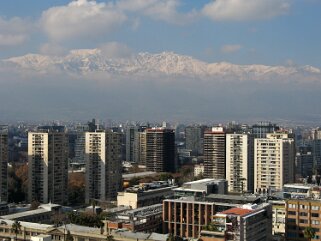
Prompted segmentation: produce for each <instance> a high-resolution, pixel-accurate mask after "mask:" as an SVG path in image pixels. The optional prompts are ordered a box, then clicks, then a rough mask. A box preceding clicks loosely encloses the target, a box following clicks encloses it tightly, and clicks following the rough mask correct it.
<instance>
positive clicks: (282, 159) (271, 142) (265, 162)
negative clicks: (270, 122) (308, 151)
mask: <svg viewBox="0 0 321 241" xmlns="http://www.w3.org/2000/svg"><path fill="white" fill-rule="evenodd" d="M294 166H295V142H294V139H293V138H290V137H289V135H288V134H286V133H269V134H267V137H266V138H260V139H255V140H254V189H255V191H256V192H259V193H267V192H268V191H270V190H282V187H283V185H284V184H286V183H293V181H294Z"/></svg>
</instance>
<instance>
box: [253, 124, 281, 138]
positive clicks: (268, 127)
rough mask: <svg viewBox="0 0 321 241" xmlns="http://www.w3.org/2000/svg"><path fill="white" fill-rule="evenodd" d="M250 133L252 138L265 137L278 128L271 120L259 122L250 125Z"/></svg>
mask: <svg viewBox="0 0 321 241" xmlns="http://www.w3.org/2000/svg"><path fill="white" fill-rule="evenodd" d="M251 129H252V131H251V133H252V135H253V136H254V138H266V134H268V133H273V132H276V131H278V130H279V129H280V127H279V126H277V125H276V124H272V123H271V122H263V121H262V122H259V123H257V124H254V125H253V126H252V128H251Z"/></svg>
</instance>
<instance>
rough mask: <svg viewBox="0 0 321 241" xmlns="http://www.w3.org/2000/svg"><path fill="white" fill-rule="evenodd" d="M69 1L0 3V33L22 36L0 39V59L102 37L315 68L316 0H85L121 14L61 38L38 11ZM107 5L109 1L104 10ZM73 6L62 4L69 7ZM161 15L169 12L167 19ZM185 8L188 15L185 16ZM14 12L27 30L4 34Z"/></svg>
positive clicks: (205, 56) (320, 58)
mask: <svg viewBox="0 0 321 241" xmlns="http://www.w3.org/2000/svg"><path fill="white" fill-rule="evenodd" d="M223 1H225V2H227V4H225V5H224V6H223V9H219V10H217V9H216V10H215V9H214V10H212V11H210V13H209V14H210V16H209V15H208V14H207V15H206V14H204V11H203V10H204V7H205V6H206V5H207V4H213V5H214V4H219V2H223ZM70 2H71V1H65V0H57V1H43V0H33V1H25V0H11V1H1V2H0V17H1V19H2V22H4V24H0V34H2V35H5V34H10V36H11V37H12V36H13V35H15V34H16V35H19V36H20V37H21V38H22V36H21V34H22V35H23V36H24V37H23V40H22V39H21V38H19V39H16V38H15V40H17V41H16V42H17V44H14V43H13V42H14V41H10V40H9V43H8V39H6V41H5V43H3V44H2V45H1V38H0V50H1V54H0V57H2V58H6V57H11V56H17V55H23V54H26V53H41V52H42V53H46V51H45V50H44V46H47V48H49V49H55V48H57V51H58V50H62V49H63V50H65V51H67V50H69V49H73V48H95V47H97V46H100V45H102V44H105V43H108V42H119V43H122V44H125V45H127V46H128V47H129V48H130V49H131V50H132V51H134V52H145V51H147V52H153V53H154V52H162V51H173V52H176V53H179V54H186V55H191V56H193V57H195V58H199V59H201V60H205V61H208V62H217V61H228V62H232V63H235V64H267V65H288V64H297V65H313V66H316V67H321V55H320V53H321V31H320V29H321V15H320V11H321V1H318V0H217V1H212V0H197V1H196V0H185V1H182V0H158V1H155V0H145V1H140V0H131V1H126V0H114V1H101V0H100V1H96V2H95V1H92V3H94V4H95V5H98V4H102V3H103V4H105V9H103V8H102V9H101V12H103V14H106V15H108V14H109V12H108V11H110V12H112V13H115V11H116V12H117V13H116V15H117V14H118V15H119V14H120V15H122V16H118V17H120V19H119V20H118V21H117V20H115V21H114V19H113V17H111V18H108V16H107V17H102V20H101V21H106V22H107V24H108V27H107V28H106V29H104V28H102V27H101V26H100V27H97V31H96V32H95V31H94V32H92V31H91V29H93V28H95V22H92V23H91V24H88V25H87V26H86V27H84V29H79V31H81V34H78V33H77V31H75V32H74V36H72V34H70V36H69V37H65V36H63V35H64V34H66V33H67V32H68V29H67V30H66V31H65V32H64V33H61V35H60V36H58V35H57V34H56V33H55V32H54V31H56V30H55V29H54V28H59V27H60V25H61V23H54V21H56V20H57V19H53V20H52V22H51V23H50V24H48V23H47V24H46V23H44V22H45V21H46V20H45V18H46V17H43V16H44V12H46V11H49V10H53V9H54V8H55V7H56V9H57V7H58V8H63V7H65V8H66V12H64V13H62V15H59V16H62V19H63V18H64V17H66V16H65V15H68V11H69V10H68V8H67V6H68V4H70ZM82 2H84V0H83V1H82ZM120 2H123V3H122V4H123V5H122V7H117V4H119V3H120ZM130 2H131V3H133V2H137V4H136V5H138V3H139V2H140V3H141V4H142V5H144V4H145V5H148V4H146V3H147V2H149V4H150V6H149V7H154V8H158V9H160V8H161V7H160V6H158V5H160V4H162V3H163V4H169V5H170V4H172V5H170V6H174V7H168V8H167V9H165V10H164V11H163V12H161V11H160V12H157V11H154V10H153V11H154V12H153V11H151V12H152V13H148V11H149V10H148V6H142V7H141V9H136V10H132V9H131V10H129V9H128V8H129V7H128V6H126V5H129V3H130ZM228 2H230V3H228ZM235 2H236V4H239V6H244V7H241V8H239V9H235V8H237V6H236V7H235V8H234V9H233V7H234V6H233V4H235ZM246 2H247V3H246ZM251 2H252V3H251ZM255 2H256V5H257V6H254V7H252V8H251V6H246V4H248V5H251V4H252V5H255ZM244 4H245V5H244ZM282 4H283V6H281V5H282ZM107 5H108V6H109V5H113V6H110V8H109V10H108V11H105V10H106V6H107ZM153 5H154V6H153ZM260 5H261V6H260ZM88 8H90V7H88ZM228 8H231V11H230V12H227V13H226V12H225V13H224V11H225V10H226V9H228ZM243 8H244V9H243ZM247 8H250V9H249V10H248V9H247ZM260 8H261V9H260ZM262 9H263V12H262ZM265 9H266V10H265ZM74 10H75V9H71V8H70V11H74ZM236 10H237V11H236ZM82 11H85V10H82ZM82 11H78V12H77V13H75V16H78V15H79V18H81V17H80V16H82V14H83V13H82ZM104 11H105V12H104ZM170 11H171V12H170ZM233 11H236V12H237V13H240V12H242V11H244V12H245V13H244V15H240V17H239V18H236V19H235V17H233V14H234V16H235V15H236V14H235V13H234V12H233ZM53 12H54V11H52V15H53V14H54V13H53ZM168 12H169V13H168ZM191 13H193V14H191ZM262 13H263V15H262ZM77 14H78V15H77ZM99 14H102V13H99ZM166 14H169V15H168V17H167V16H166ZM189 14H190V15H193V16H187V15H189ZM224 14H225V15H224ZM264 14H266V16H264ZM48 15H49V14H48ZM52 15H51V16H52ZM51 16H47V18H49V17H51ZM217 16H219V17H217ZM17 17H18V18H19V19H20V20H21V22H20V23H18V24H21V25H23V24H24V23H26V22H27V23H28V28H26V30H21V29H18V30H16V31H14V32H10V30H8V28H10V27H11V25H10V21H11V20H12V19H13V18H17ZM116 17H117V16H116ZM58 18H59V17H58ZM109 20H110V21H111V23H110V24H109V23H108V21H109ZM73 21H75V22H74V23H73V24H74V25H73V24H70V26H69V27H70V28H74V26H75V25H77V24H79V25H82V24H83V22H81V20H80V21H79V23H77V18H76V19H74V20H73ZM83 21H86V19H84V20H83ZM177 22H179V23H177ZM5 23H7V24H5ZM17 28H18V27H17ZM66 28H68V26H66ZM87 30H88V34H87V35H86V31H87ZM70 31H73V29H70ZM8 32H9V33H8ZM0 37H1V36H0ZM52 46H54V48H53V47H52Z"/></svg>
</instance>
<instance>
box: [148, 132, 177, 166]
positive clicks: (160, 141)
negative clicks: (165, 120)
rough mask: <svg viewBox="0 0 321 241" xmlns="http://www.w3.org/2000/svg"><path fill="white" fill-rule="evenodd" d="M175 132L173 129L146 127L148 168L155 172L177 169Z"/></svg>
mask: <svg viewBox="0 0 321 241" xmlns="http://www.w3.org/2000/svg"><path fill="white" fill-rule="evenodd" d="M175 153H176V151H175V133H174V131H173V130H171V129H165V128H149V129H146V169H147V171H153V172H175V171H176V154H175Z"/></svg>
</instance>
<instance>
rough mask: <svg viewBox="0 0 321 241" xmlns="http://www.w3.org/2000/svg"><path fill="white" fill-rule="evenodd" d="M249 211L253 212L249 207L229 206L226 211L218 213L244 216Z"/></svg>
mask: <svg viewBox="0 0 321 241" xmlns="http://www.w3.org/2000/svg"><path fill="white" fill-rule="evenodd" d="M251 212H253V210H251V209H244V208H231V209H228V210H226V211H223V212H220V213H219V214H227V215H238V216H244V215H246V214H249V213H251Z"/></svg>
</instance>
